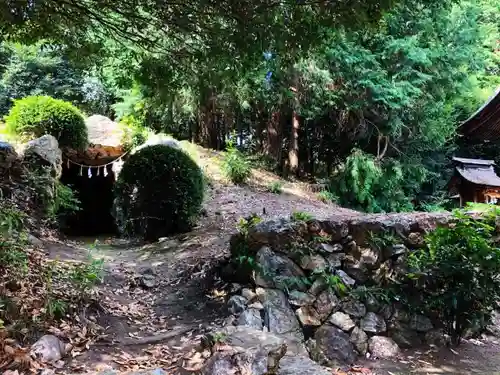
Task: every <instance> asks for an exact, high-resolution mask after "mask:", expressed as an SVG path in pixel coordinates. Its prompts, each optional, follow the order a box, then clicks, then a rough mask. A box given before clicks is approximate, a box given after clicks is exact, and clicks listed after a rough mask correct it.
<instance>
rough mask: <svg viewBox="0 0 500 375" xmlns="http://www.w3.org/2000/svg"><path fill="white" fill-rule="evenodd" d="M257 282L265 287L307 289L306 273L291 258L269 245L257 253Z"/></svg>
mask: <svg viewBox="0 0 500 375" xmlns="http://www.w3.org/2000/svg"><path fill="white" fill-rule="evenodd" d="M256 261H257V269H256V271H255V273H256V276H255V283H256V284H257V285H258V286H262V287H264V288H277V289H281V290H287V289H289V288H293V289H296V290H299V291H302V292H304V291H306V290H307V284H306V283H305V282H304V279H305V273H304V271H302V269H301V268H300V267H299V266H298V265H297V264H295V263H294V262H293V261H292V260H291V259H290V258H288V257H286V256H282V255H279V254H277V253H275V252H274V251H272V250H271V249H270V248H268V247H263V248H262V249H260V250H259V252H258V253H257V259H256Z"/></svg>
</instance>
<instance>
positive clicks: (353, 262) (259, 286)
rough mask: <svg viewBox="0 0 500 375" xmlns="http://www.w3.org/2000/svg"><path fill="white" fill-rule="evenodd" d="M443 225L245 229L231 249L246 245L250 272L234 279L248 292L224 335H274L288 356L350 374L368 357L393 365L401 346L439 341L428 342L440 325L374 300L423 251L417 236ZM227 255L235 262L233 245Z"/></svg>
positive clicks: (430, 220) (389, 222)
mask: <svg viewBox="0 0 500 375" xmlns="http://www.w3.org/2000/svg"><path fill="white" fill-rule="evenodd" d="M449 220H450V217H449V216H448V215H447V214H436V215H434V214H432V215H431V214H412V215H366V216H363V217H357V218H354V219H347V220H345V221H317V220H311V221H309V222H307V223H306V222H302V221H293V220H287V219H283V218H281V219H275V220H270V221H267V222H262V223H260V224H258V225H256V226H254V227H251V228H250V229H249V231H248V233H247V234H246V235H242V234H238V235H235V237H233V239H232V240H231V243H232V244H236V243H239V244H240V245H241V243H244V244H245V249H246V251H247V253H246V254H245V256H247V257H251V258H253V259H254V260H255V262H254V263H255V265H256V266H255V267H254V268H252V269H250V270H248V269H246V270H241V269H240V270H238V272H239V274H238V276H239V278H238V279H239V280H246V282H247V283H248V287H246V288H244V289H243V291H244V292H240V293H239V295H237V296H236V297H235V296H233V297H231V299H230V306H232V307H231V312H232V313H233V314H234V318H233V319H231V320H230V322H231V323H230V325H231V326H230V327H228V328H233V329H234V327H233V325H236V326H243V327H245V329H252V330H254V331H258V332H262V334H263V335H270V334H272V335H274V336H273V337H277V338H279V339H280V340H283V342H284V343H286V344H287V348H288V349H287V353H294V354H296V355H299V356H305V355H306V354H307V352H308V353H309V356H310V358H312V359H313V360H314V361H315V362H317V363H319V364H320V365H324V366H330V367H341V366H346V365H347V366H348V365H351V364H353V363H354V362H355V361H356V358H357V357H358V356H360V355H361V356H364V355H366V354H367V353H370V354H371V355H372V357H374V358H392V357H394V356H396V355H398V354H399V351H400V346H401V347H403V348H408V347H412V346H417V345H420V344H422V343H424V342H429V343H430V341H433V342H439V339H438V338H436V337H435V336H432V335H431V332H436V328H438V326H439V322H433V321H432V320H431V319H430V318H429V317H426V316H422V315H410V314H408V313H406V312H405V311H404V309H402V308H401V307H400V306H396V305H393V304H392V303H389V302H388V299H387V298H380V294H384V290H385V287H386V286H387V285H389V284H390V283H391V282H393V281H396V280H398V278H400V277H402V276H404V274H405V273H406V272H407V271H406V257H407V256H408V253H410V252H412V251H414V250H416V249H418V248H421V247H422V246H423V243H422V241H423V238H424V235H425V233H426V232H428V231H430V230H432V229H434V228H436V226H438V225H447V223H448V222H449ZM233 250H234V251H235V253H234V256H235V257H236V256H240V255H241V253H237V252H238V251H241V246H239V247H238V249H236V248H234V249H232V251H233ZM244 272H248V274H247V275H246V276H245V275H243V273H244ZM372 290H373V291H374V292H375V293H372V292H371V291H372ZM382 297H383V296H382ZM255 306H256V307H257V308H255ZM396 307H397V308H396ZM236 328H237V329H240V327H236ZM426 336H429V337H428V338H427V339H426ZM431 336H432V337H431ZM306 349H307V351H306ZM284 358H287V357H286V356H285V357H284ZM285 362H286V361H285ZM285 362H283V363H285ZM291 362H292V361H291V360H290V363H291ZM301 363H303V364H306V363H309V365H310V362H307V361H305V362H301ZM302 371H303V372H302V373H306V374H307V373H308V372H307V371H309V370H307V369H303V370H302ZM286 373H287V374H288V373H290V374H292V372H286ZM311 373H313V372H311ZM319 373H320V372H319Z"/></svg>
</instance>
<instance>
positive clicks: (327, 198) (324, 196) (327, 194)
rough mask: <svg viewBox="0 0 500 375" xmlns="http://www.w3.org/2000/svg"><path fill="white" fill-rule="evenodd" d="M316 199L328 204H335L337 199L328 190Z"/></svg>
mask: <svg viewBox="0 0 500 375" xmlns="http://www.w3.org/2000/svg"><path fill="white" fill-rule="evenodd" d="M318 199H319V200H320V201H322V202H325V203H329V202H336V201H337V200H338V197H337V196H336V195H335V194H333V193H332V192H330V191H328V190H323V191H320V192H319V193H318Z"/></svg>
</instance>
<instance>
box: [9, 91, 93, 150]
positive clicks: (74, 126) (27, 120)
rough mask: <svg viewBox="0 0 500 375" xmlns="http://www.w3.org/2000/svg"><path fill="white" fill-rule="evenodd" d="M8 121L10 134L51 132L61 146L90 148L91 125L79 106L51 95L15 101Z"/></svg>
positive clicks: (24, 135) (32, 135)
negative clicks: (87, 125) (86, 124)
mask: <svg viewBox="0 0 500 375" xmlns="http://www.w3.org/2000/svg"><path fill="white" fill-rule="evenodd" d="M5 124H6V127H7V131H8V132H9V133H11V134H15V135H17V136H20V137H21V138H24V139H33V138H38V137H41V136H42V135H45V134H50V135H52V136H54V137H55V138H56V139H57V140H58V142H59V145H60V146H61V147H70V148H73V149H84V148H85V147H87V143H88V134H87V127H86V126H85V120H84V118H83V116H82V114H81V113H80V111H79V110H78V108H76V107H75V106H73V105H72V104H71V103H68V102H65V101H63V100H59V99H54V98H51V97H50V96H28V97H26V98H24V99H19V100H16V101H14V106H13V107H12V108H11V110H10V112H9V115H8V116H6V117H5Z"/></svg>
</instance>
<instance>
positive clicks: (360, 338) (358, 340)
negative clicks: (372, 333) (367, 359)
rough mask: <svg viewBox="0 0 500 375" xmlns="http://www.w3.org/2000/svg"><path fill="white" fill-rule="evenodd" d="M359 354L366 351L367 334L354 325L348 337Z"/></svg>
mask: <svg viewBox="0 0 500 375" xmlns="http://www.w3.org/2000/svg"><path fill="white" fill-rule="evenodd" d="M349 339H350V340H351V343H352V344H353V345H354V347H355V348H356V350H357V351H358V353H359V354H361V355H365V354H366V352H367V351H368V335H367V334H366V333H365V331H363V330H362V329H361V328H359V327H354V329H353V330H352V332H351V337H350V338H349Z"/></svg>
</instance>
